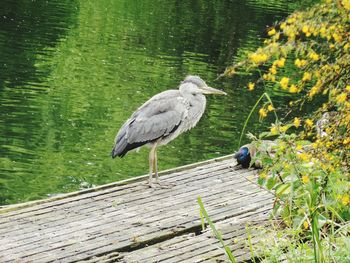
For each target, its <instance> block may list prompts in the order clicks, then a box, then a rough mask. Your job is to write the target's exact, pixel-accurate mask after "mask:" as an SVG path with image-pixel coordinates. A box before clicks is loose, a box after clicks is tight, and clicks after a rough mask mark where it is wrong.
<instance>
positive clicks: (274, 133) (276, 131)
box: [270, 126, 278, 135]
mask: <svg viewBox="0 0 350 263" xmlns="http://www.w3.org/2000/svg"><path fill="white" fill-rule="evenodd" d="M270 132H271V133H272V135H276V134H278V129H277V126H272V127H271V128H270Z"/></svg>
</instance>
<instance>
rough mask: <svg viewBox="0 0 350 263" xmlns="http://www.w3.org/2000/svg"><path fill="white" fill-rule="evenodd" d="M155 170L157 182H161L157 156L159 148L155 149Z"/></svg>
mask: <svg viewBox="0 0 350 263" xmlns="http://www.w3.org/2000/svg"><path fill="white" fill-rule="evenodd" d="M153 171H154V173H155V176H156V183H157V184H159V176H158V156H157V149H156V150H155V151H154V164H153Z"/></svg>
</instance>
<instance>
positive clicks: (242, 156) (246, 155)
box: [233, 146, 252, 168]
mask: <svg viewBox="0 0 350 263" xmlns="http://www.w3.org/2000/svg"><path fill="white" fill-rule="evenodd" d="M233 157H234V158H236V159H237V163H238V164H241V165H242V166H243V167H244V168H248V167H249V165H250V161H251V160H252V158H251V156H250V152H249V149H248V147H245V146H243V147H241V148H240V149H239V151H238V152H236V153H235V155H234V156H233Z"/></svg>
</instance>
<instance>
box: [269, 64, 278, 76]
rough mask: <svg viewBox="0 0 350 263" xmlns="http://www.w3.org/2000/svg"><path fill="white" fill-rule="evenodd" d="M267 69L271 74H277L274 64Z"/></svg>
mask: <svg viewBox="0 0 350 263" xmlns="http://www.w3.org/2000/svg"><path fill="white" fill-rule="evenodd" d="M269 71H270V72H271V74H273V75H276V74H277V69H276V67H275V66H272V67H271V68H270V69H269Z"/></svg>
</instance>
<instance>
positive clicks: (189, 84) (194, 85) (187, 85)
mask: <svg viewBox="0 0 350 263" xmlns="http://www.w3.org/2000/svg"><path fill="white" fill-rule="evenodd" d="M181 88H183V89H186V91H189V92H190V93H201V94H220V95H227V93H226V92H224V91H221V90H218V89H214V88H211V87H209V86H208V85H207V83H205V81H204V80H202V79H201V78H200V77H198V76H191V75H190V76H187V77H186V78H185V79H184V80H183V81H182V82H181V85H180V89H181Z"/></svg>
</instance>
